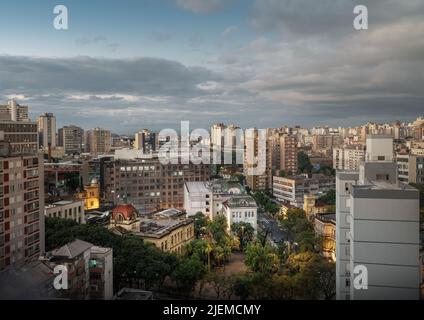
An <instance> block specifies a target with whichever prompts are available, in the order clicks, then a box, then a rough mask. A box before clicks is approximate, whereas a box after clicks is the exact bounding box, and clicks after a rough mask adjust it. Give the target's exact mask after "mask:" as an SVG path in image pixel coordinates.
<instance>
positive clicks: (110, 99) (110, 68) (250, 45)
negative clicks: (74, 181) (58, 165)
mask: <svg viewBox="0 0 424 320" xmlns="http://www.w3.org/2000/svg"><path fill="white" fill-rule="evenodd" d="M61 4H63V5H65V6H67V7H68V9H69V30H66V31H58V30H55V29H54V28H53V26H52V21H53V18H54V14H53V8H54V6H55V5H57V3H55V2H54V1H43V3H42V4H33V3H32V2H29V1H15V2H13V3H7V4H2V5H1V6H2V8H1V9H2V10H1V12H3V13H7V14H3V15H2V19H0V39H1V40H2V42H3V43H4V44H5V45H4V47H3V48H2V49H1V50H0V68H1V70H2V85H1V86H0V99H1V101H2V103H5V102H6V101H7V100H8V99H11V98H16V99H17V100H18V103H20V104H28V105H30V110H31V112H30V117H31V118H32V119H35V118H36V117H37V116H39V115H40V114H42V113H44V112H51V113H54V114H55V115H56V117H57V119H58V123H57V125H58V128H59V127H62V126H64V125H68V124H76V125H79V126H81V127H83V128H85V129H88V128H94V127H104V128H108V129H110V130H111V131H112V132H116V133H120V134H131V133H134V132H136V131H138V130H140V129H143V128H148V129H151V130H160V129H161V128H176V129H178V128H179V122H180V121H182V120H189V121H190V122H191V126H192V127H193V128H197V127H203V128H209V127H210V125H211V124H213V123H215V122H225V123H235V124H237V125H239V126H240V127H243V128H248V127H257V128H267V127H279V126H281V125H282V124H286V125H288V126H294V125H300V126H304V127H312V126H320V125H324V124H326V125H329V126H333V127H334V126H337V127H338V126H356V125H360V124H363V123H364V122H366V121H375V122H378V123H384V122H390V121H396V120H400V121H405V122H409V121H413V119H415V118H416V117H419V116H421V115H422V111H421V109H422V105H423V100H424V99H423V95H422V93H421V91H422V90H421V87H422V86H421V85H420V84H421V83H423V82H424V79H423V77H424V76H423V75H424V72H422V71H423V70H422V68H423V65H424V64H423V63H422V62H423V59H424V58H423V57H424V54H423V53H424V47H423V44H422V41H420V40H421V39H422V37H423V32H424V31H423V30H424V28H422V27H420V26H422V24H423V19H422V18H423V16H424V4H422V3H420V2H419V1H412V0H410V1H404V2H402V3H397V2H395V1H361V2H359V1H354V0H342V1H339V2H338V3H337V5H334V4H333V2H330V1H329V2H327V1H324V2H320V3H316V2H313V1H306V0H305V1H297V2H296V3H294V2H292V1H271V0H257V1H253V0H252V1H239V0H234V1H220V0H208V1H196V0H176V1H138V2H136V1H124V3H122V2H121V1H120V2H118V1H109V2H108V3H103V2H100V1H90V2H83V1H62V3H61ZM357 4H364V5H366V6H367V7H368V9H369V14H370V17H369V30H362V31H357V30H355V29H354V28H353V26H352V21H353V18H354V14H353V8H354V6H355V5H357ZM16 17H19V19H18V18H16ZM22 21H25V23H22ZM40 75H41V76H40ZM364 119H366V120H364Z"/></svg>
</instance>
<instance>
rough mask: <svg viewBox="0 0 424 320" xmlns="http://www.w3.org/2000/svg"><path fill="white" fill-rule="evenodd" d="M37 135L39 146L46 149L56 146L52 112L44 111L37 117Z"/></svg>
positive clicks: (54, 120)
mask: <svg viewBox="0 0 424 320" xmlns="http://www.w3.org/2000/svg"><path fill="white" fill-rule="evenodd" d="M38 137H39V142H40V148H43V149H44V150H47V149H48V148H49V146H50V147H51V148H55V147H56V117H55V116H54V115H53V113H44V114H43V115H41V116H39V117H38Z"/></svg>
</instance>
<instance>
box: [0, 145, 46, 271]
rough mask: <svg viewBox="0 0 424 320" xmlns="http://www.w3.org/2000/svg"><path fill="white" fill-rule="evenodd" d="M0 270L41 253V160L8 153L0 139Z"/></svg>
mask: <svg viewBox="0 0 424 320" xmlns="http://www.w3.org/2000/svg"><path fill="white" fill-rule="evenodd" d="M1 144H3V145H4V148H0V149H1V150H2V151H3V152H4V153H2V154H0V270H3V269H9V268H19V267H21V266H23V265H24V264H25V263H28V262H29V261H31V260H36V259H37V258H38V257H39V255H40V254H43V253H44V184H43V170H44V168H43V161H42V159H41V157H39V156H38V155H34V154H33V155H30V154H29V155H24V154H22V155H20V156H11V155H10V152H9V147H10V145H9V144H8V143H5V142H0V145H1Z"/></svg>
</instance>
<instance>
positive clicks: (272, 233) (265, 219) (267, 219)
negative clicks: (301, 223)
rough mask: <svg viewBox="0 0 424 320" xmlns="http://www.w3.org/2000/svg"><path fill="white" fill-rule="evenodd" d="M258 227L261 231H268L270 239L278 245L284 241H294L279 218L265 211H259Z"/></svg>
mask: <svg viewBox="0 0 424 320" xmlns="http://www.w3.org/2000/svg"><path fill="white" fill-rule="evenodd" d="M258 228H259V229H260V230H261V231H265V230H266V231H268V232H269V233H268V240H270V241H271V243H273V244H274V245H278V244H279V243H281V242H284V241H290V242H291V241H292V239H291V237H290V235H288V233H287V231H285V230H283V229H282V228H281V227H280V225H279V223H278V221H277V219H276V218H274V217H272V216H270V215H268V214H266V213H264V212H259V211H258Z"/></svg>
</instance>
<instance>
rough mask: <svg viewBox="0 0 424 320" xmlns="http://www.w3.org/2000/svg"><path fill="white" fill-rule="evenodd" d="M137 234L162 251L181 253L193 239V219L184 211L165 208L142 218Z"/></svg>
mask: <svg viewBox="0 0 424 320" xmlns="http://www.w3.org/2000/svg"><path fill="white" fill-rule="evenodd" d="M139 235H140V236H141V237H143V239H144V240H145V241H148V242H151V243H153V244H154V245H155V246H156V247H157V248H159V249H161V250H163V251H166V252H175V253H178V254H181V253H183V252H184V247H185V246H186V245H187V244H188V243H190V242H191V241H193V240H194V221H193V220H192V219H190V218H186V216H185V212H182V211H180V210H177V209H166V210H163V211H160V212H156V213H153V214H151V215H150V216H148V217H146V218H142V219H141V227H140V233H139Z"/></svg>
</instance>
